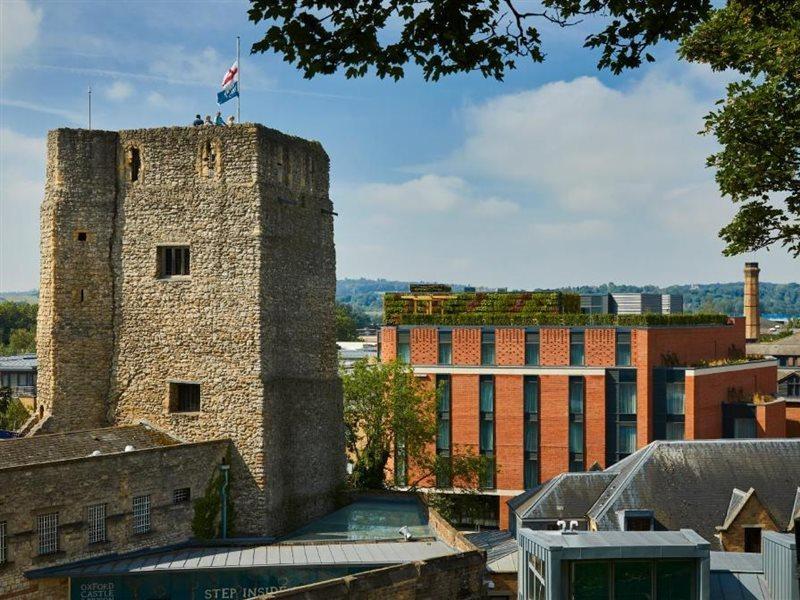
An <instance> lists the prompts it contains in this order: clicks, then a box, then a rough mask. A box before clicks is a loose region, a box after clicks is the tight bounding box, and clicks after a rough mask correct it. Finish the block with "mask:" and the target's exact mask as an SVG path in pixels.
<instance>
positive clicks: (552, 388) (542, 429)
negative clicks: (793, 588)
mask: <svg viewBox="0 0 800 600" xmlns="http://www.w3.org/2000/svg"><path fill="white" fill-rule="evenodd" d="M564 316H565V317H567V318H568V317H570V315H564ZM429 318H430V320H431V321H433V322H435V321H436V319H437V316H436V315H432V316H430V317H429ZM659 318H660V319H662V320H663V321H664V323H667V322H668V320H669V319H670V318H672V317H666V316H664V317H661V316H659ZM675 318H676V319H683V321H677V322H676V324H674V325H669V324H662V325H654V326H630V327H621V326H618V325H613V326H574V327H563V326H535V327H533V326H531V327H523V326H496V327H495V326H490V325H483V326H460V325H454V326H437V325H435V324H432V325H421V324H418V325H402V324H401V325H396V326H386V327H384V328H383V329H382V332H381V359H382V360H383V361H389V360H393V359H395V358H397V359H399V360H401V361H404V362H408V363H409V364H410V365H411V366H412V368H413V370H414V372H415V374H416V375H417V376H420V377H425V378H427V379H428V380H429V381H430V384H431V385H432V386H436V387H437V388H438V389H439V390H440V395H444V396H446V398H444V399H441V398H440V402H439V414H438V418H439V420H440V438H442V439H439V440H438V441H437V448H438V450H437V452H440V453H443V455H448V453H456V452H459V451H462V452H463V451H472V452H474V453H475V454H481V455H486V456H487V457H489V458H490V459H491V460H492V461H493V463H494V465H495V467H494V472H493V473H490V474H489V475H488V476H487V477H486V479H485V481H483V482H481V487H482V488H483V493H484V494H485V495H490V496H496V497H499V503H498V507H497V511H498V514H497V520H498V522H499V523H500V524H501V527H502V526H503V524H504V523H507V507H506V500H508V499H509V498H511V497H513V496H515V495H517V494H519V493H521V492H522V490H525V489H531V488H533V487H535V486H537V485H539V484H540V483H542V482H545V481H547V480H549V479H551V478H553V477H555V476H556V475H558V474H560V473H562V472H565V471H585V470H588V469H590V468H592V467H595V468H604V467H607V466H609V465H612V464H614V463H615V462H617V461H619V460H621V459H623V458H625V457H626V456H628V455H630V454H632V453H633V452H635V451H636V450H637V449H638V448H642V447H644V446H645V445H646V444H648V443H649V442H651V441H654V440H659V439H664V440H666V439H689V440H691V439H714V438H721V437H724V434H725V433H726V432H730V433H729V435H728V437H773V436H775V435H778V436H783V435H785V431H786V406H785V403H784V402H777V403H774V406H773V405H772V404H768V405H758V406H756V405H755V404H754V403H753V398H754V396H755V397H759V395H764V396H767V395H774V394H775V391H776V369H777V365H776V362H775V361H774V360H759V361H745V360H743V359H742V358H741V357H742V356H743V352H744V344H745V330H744V320H743V319H730V320H728V321H727V322H723V323H724V324H723V323H715V324H710V325H702V324H695V325H688V324H685V320H686V319H688V318H690V317H689V316H686V317H685V318H684V317H683V316H680V315H678V316H677V317H675ZM417 319H419V317H417ZM682 322H683V323H684V324H681V323H682ZM728 405H733V406H734V407H736V408H738V407H739V406H740V405H741V406H743V407H744V409H745V410H744V411H743V412H742V411H737V410H733V411H730V410H728V409H727V408H726V407H727V406H728ZM426 484H427V485H429V486H430V487H448V486H449V485H451V484H452V482H447V481H444V482H436V481H432V480H431V481H427V482H426Z"/></svg>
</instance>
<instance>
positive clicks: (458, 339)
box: [453, 327, 481, 365]
mask: <svg viewBox="0 0 800 600" xmlns="http://www.w3.org/2000/svg"><path fill="white" fill-rule="evenodd" d="M453 364H454V365H479V364H481V328H480V327H457V328H454V329H453Z"/></svg>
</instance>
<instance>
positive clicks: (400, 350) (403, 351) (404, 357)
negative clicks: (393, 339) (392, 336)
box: [397, 331, 411, 364]
mask: <svg viewBox="0 0 800 600" xmlns="http://www.w3.org/2000/svg"><path fill="white" fill-rule="evenodd" d="M397 360H399V361H400V362H402V363H406V364H409V363H410V362H411V332H409V331H398V332H397Z"/></svg>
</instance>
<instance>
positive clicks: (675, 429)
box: [666, 422, 684, 440]
mask: <svg viewBox="0 0 800 600" xmlns="http://www.w3.org/2000/svg"><path fill="white" fill-rule="evenodd" d="M666 433H667V435H666V438H667V439H668V440H682V439H683V436H684V424H683V423H677V422H676V423H669V422H668V423H667V432H666Z"/></svg>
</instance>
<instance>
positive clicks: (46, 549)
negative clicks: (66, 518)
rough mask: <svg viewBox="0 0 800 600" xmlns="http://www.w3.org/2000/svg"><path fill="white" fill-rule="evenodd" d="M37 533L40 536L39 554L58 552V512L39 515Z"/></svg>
mask: <svg viewBox="0 0 800 600" xmlns="http://www.w3.org/2000/svg"><path fill="white" fill-rule="evenodd" d="M36 533H37V534H38V536H39V554H53V553H54V552H58V513H48V514H46V515H39V516H38V517H37V518H36Z"/></svg>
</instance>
